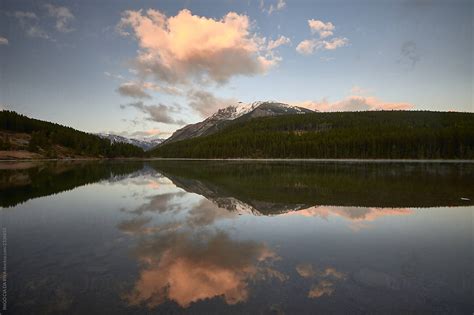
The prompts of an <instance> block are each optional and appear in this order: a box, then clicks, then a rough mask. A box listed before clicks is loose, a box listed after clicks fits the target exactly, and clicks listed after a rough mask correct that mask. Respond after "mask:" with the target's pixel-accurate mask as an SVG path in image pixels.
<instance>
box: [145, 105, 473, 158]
mask: <svg viewBox="0 0 474 315" xmlns="http://www.w3.org/2000/svg"><path fill="white" fill-rule="evenodd" d="M151 154H152V155H153V156H157V157H167V158H171V157H182V158H387V159H438V158H439V159H448V158H449V159H472V158H474V114H473V113H455V112H430V111H370V112H335V113H315V114H305V115H287V116H279V117H263V118H255V119H252V120H250V121H246V122H241V123H236V124H233V125H231V126H229V127H227V128H225V129H223V130H221V131H220V132H218V133H216V134H213V135H210V136H206V137H197V138H193V139H187V140H182V141H178V142H174V143H169V144H164V145H162V146H159V147H158V148H156V149H154V150H153V151H151Z"/></svg>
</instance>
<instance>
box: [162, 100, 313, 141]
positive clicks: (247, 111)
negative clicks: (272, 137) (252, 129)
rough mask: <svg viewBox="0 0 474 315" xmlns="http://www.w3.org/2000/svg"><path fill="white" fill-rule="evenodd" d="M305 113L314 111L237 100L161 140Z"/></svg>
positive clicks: (197, 135)
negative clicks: (235, 103)
mask: <svg viewBox="0 0 474 315" xmlns="http://www.w3.org/2000/svg"><path fill="white" fill-rule="evenodd" d="M307 113H314V111H312V110H310V109H307V108H302V107H298V106H291V105H288V104H284V103H277V102H269V101H265V102H254V103H251V104H244V103H240V102H239V103H238V104H237V105H230V106H228V107H226V108H222V109H219V110H218V111H217V112H216V113H215V114H213V115H212V116H210V117H208V118H206V119H205V120H203V121H201V122H198V123H195V124H190V125H186V126H184V127H183V128H181V129H178V130H176V131H175V132H174V133H173V134H172V135H171V137H169V138H168V139H166V140H165V141H163V144H165V143H171V142H176V141H180V140H185V139H190V138H196V137H200V136H207V135H211V134H213V133H216V132H217V131H219V130H222V129H223V128H224V127H226V126H229V125H231V124H232V123H235V122H238V121H246V120H250V119H252V118H257V117H268V116H280V115H292V114H307Z"/></svg>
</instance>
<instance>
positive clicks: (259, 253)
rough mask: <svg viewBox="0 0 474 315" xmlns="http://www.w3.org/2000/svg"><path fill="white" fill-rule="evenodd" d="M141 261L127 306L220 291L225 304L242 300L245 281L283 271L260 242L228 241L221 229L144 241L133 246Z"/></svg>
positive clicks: (184, 304) (192, 298)
mask: <svg viewBox="0 0 474 315" xmlns="http://www.w3.org/2000/svg"><path fill="white" fill-rule="evenodd" d="M134 255H135V256H136V257H137V259H138V260H139V261H140V262H141V263H142V265H143V267H142V270H141V271H140V275H139V278H138V280H137V282H136V283H135V285H134V288H133V290H132V291H131V292H130V293H128V294H126V300H127V301H128V302H129V303H130V304H131V305H140V304H141V303H144V304H145V305H147V306H148V307H151V308H153V307H155V306H157V305H159V304H161V303H163V302H165V301H166V299H170V300H173V301H175V302H177V303H178V304H179V305H180V306H182V307H188V306H189V305H190V304H191V303H192V302H195V301H198V300H202V299H207V298H212V297H218V296H222V297H223V299H224V300H225V302H226V303H228V304H235V303H238V302H244V301H246V300H247V298H248V296H249V292H248V282H249V281H251V280H255V279H257V278H259V277H260V278H261V277H272V276H276V277H277V278H278V279H280V280H284V279H285V276H284V275H283V274H281V273H279V272H278V271H276V270H273V269H272V268H271V267H270V266H269V263H270V262H271V261H273V260H275V259H277V258H278V256H277V255H276V254H275V253H274V252H273V251H272V250H270V249H269V248H268V247H267V246H266V245H265V244H262V243H257V242H252V241H247V242H239V241H235V240H232V239H231V238H230V237H229V236H228V235H227V234H226V233H224V232H222V231H220V232H214V233H211V232H206V233H202V234H198V235H194V234H192V233H190V232H173V233H166V234H164V235H157V236H155V237H153V238H150V239H147V240H143V241H142V242H140V244H139V245H138V247H137V248H136V249H135V250H134Z"/></svg>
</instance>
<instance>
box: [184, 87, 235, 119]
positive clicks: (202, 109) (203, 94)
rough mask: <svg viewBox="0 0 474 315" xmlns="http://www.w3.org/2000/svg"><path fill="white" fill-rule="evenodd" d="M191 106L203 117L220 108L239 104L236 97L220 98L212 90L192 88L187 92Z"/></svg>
mask: <svg viewBox="0 0 474 315" xmlns="http://www.w3.org/2000/svg"><path fill="white" fill-rule="evenodd" d="M187 98H188V100H189V106H190V107H191V108H193V109H194V110H196V111H197V112H198V113H200V114H201V116H203V117H208V116H210V115H212V114H214V113H215V112H216V111H217V110H218V109H220V108H224V107H227V106H229V105H232V104H237V100H236V99H232V98H220V97H216V96H214V94H212V93H211V92H208V91H204V90H195V89H191V90H189V91H188V93H187Z"/></svg>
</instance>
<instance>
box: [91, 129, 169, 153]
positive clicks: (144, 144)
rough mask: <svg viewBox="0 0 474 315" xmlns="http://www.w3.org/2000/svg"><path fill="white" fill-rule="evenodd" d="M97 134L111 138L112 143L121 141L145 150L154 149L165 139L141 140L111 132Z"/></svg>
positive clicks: (104, 137) (103, 137)
mask: <svg viewBox="0 0 474 315" xmlns="http://www.w3.org/2000/svg"><path fill="white" fill-rule="evenodd" d="M96 135H97V136H99V137H101V138H102V139H109V140H110V142H112V143H115V142H119V143H129V144H133V145H135V146H137V147H140V148H142V149H143V150H145V151H148V150H151V149H153V148H154V147H156V146H157V145H159V144H160V143H162V142H163V141H164V139H160V138H154V139H142V140H139V139H135V138H127V137H123V136H119V135H114V134H111V133H97V134H96Z"/></svg>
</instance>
